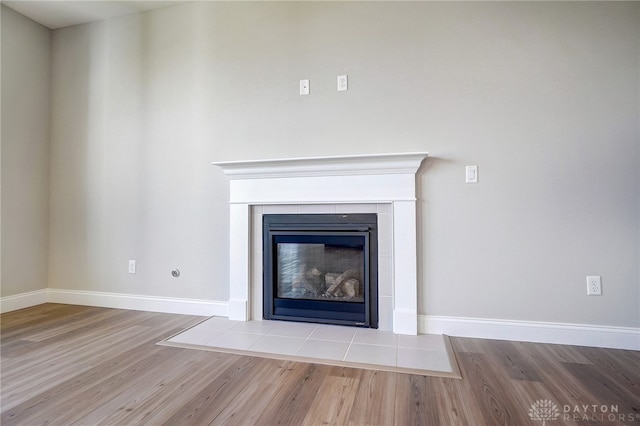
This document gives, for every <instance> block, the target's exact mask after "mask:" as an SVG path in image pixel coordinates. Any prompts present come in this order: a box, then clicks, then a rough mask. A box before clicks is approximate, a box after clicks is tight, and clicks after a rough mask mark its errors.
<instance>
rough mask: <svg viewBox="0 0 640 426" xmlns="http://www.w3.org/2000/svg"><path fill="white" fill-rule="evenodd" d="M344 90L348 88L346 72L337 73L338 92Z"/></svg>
mask: <svg viewBox="0 0 640 426" xmlns="http://www.w3.org/2000/svg"><path fill="white" fill-rule="evenodd" d="M345 90H349V86H348V77H347V75H346V74H345V75H339V76H338V92H344V91H345Z"/></svg>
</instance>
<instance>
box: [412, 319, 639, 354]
mask: <svg viewBox="0 0 640 426" xmlns="http://www.w3.org/2000/svg"><path fill="white" fill-rule="evenodd" d="M419 320H420V324H419V331H420V332H421V333H429V334H446V335H448V336H457V337H472V338H478V339H496V340H512V341H519V342H535V343H554V344H561V345H575V346H593V347H599V348H613V349H628V350H636V351H637V350H640V328H634V327H614V326H602V325H590V324H573V323H554V322H534V321H516V320H495V319H482V318H463V317H446V316H435V315H420V316H419Z"/></svg>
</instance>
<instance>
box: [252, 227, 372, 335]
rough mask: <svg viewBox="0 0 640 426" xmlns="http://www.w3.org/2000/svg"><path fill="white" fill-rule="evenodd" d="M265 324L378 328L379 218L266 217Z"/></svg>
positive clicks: (264, 241)
mask: <svg viewBox="0 0 640 426" xmlns="http://www.w3.org/2000/svg"><path fill="white" fill-rule="evenodd" d="M262 225H263V228H262V229H263V317H264V319H276V320H289V321H304V322H317V323H325V324H341V325H351V326H359V327H369V328H378V231H377V216H376V215H375V214H293V215H281V214H265V215H263V223H262Z"/></svg>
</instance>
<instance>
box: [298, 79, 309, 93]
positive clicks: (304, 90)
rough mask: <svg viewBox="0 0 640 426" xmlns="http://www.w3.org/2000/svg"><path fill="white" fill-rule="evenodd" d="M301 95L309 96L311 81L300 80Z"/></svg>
mask: <svg viewBox="0 0 640 426" xmlns="http://www.w3.org/2000/svg"><path fill="white" fill-rule="evenodd" d="M300 94H301V95H308V94H309V80H300Z"/></svg>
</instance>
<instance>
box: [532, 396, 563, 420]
mask: <svg viewBox="0 0 640 426" xmlns="http://www.w3.org/2000/svg"><path fill="white" fill-rule="evenodd" d="M559 416H560V412H559V411H558V406H557V405H556V404H554V403H553V402H552V401H549V400H548V399H539V400H537V401H536V402H534V403H533V404H531V408H529V418H530V419H531V420H542V426H545V424H546V421H547V420H557V419H558V417H559Z"/></svg>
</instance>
